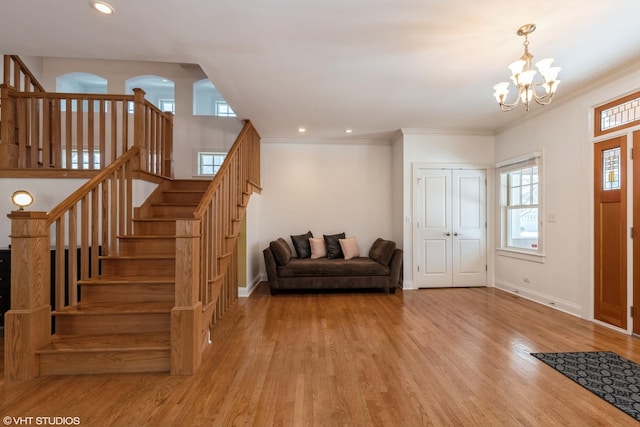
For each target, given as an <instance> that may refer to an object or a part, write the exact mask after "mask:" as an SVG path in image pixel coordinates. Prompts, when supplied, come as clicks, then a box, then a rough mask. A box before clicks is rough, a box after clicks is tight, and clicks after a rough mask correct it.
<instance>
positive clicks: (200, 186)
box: [171, 179, 211, 191]
mask: <svg viewBox="0 0 640 427" xmlns="http://www.w3.org/2000/svg"><path fill="white" fill-rule="evenodd" d="M209 184H211V181H210V180H203V179H198V180H175V181H173V182H172V183H171V189H172V190H188V191H205V190H206V189H207V187H209Z"/></svg>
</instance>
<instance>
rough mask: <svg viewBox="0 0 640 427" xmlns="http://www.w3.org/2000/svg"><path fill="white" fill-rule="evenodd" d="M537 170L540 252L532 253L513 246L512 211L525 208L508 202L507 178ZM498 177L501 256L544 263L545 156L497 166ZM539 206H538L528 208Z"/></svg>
mask: <svg viewBox="0 0 640 427" xmlns="http://www.w3.org/2000/svg"><path fill="white" fill-rule="evenodd" d="M533 166H537V167H538V205H537V208H538V242H537V248H535V249H533V248H531V249H528V248H521V247H516V246H509V244H508V242H509V230H510V223H509V210H510V209H517V208H522V207H523V206H525V205H510V204H509V202H508V197H509V190H510V187H509V185H508V180H507V175H508V174H509V173H512V172H515V171H518V170H523V169H528V168H531V167H533ZM496 174H497V178H498V179H497V181H498V186H499V187H498V203H499V206H498V212H499V215H498V218H499V221H500V224H499V225H498V230H499V233H500V238H499V240H498V247H497V248H496V252H497V254H498V255H501V256H506V257H511V258H518V259H523V260H527V261H534V262H541V263H542V262H544V259H545V255H544V227H543V226H544V218H545V210H544V168H543V161H542V152H534V153H529V154H527V155H524V156H520V157H517V158H513V159H509V160H506V161H504V162H500V163H498V164H496ZM526 206H535V205H526Z"/></svg>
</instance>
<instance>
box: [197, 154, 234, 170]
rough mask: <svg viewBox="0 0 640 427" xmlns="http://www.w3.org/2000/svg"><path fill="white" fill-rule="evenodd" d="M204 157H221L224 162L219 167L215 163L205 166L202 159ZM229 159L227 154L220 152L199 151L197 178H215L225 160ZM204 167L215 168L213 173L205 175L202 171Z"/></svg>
mask: <svg viewBox="0 0 640 427" xmlns="http://www.w3.org/2000/svg"><path fill="white" fill-rule="evenodd" d="M203 156H214V158H215V157H221V158H222V161H221V162H220V164H219V165H216V163H215V161H214V163H213V165H203V162H202V157H203ZM226 157H227V153H225V152H218V151H198V159H197V160H198V169H197V174H196V175H197V176H214V175H215V174H216V173H218V170H220V166H222V163H224V160H225V159H226ZM204 166H213V173H204V172H203V171H202V169H203V167H204Z"/></svg>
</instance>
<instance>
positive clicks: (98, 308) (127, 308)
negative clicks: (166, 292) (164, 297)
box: [52, 301, 174, 316]
mask: <svg viewBox="0 0 640 427" xmlns="http://www.w3.org/2000/svg"><path fill="white" fill-rule="evenodd" d="M173 306H174V304H173V303H172V302H167V301H150V302H135V303H126V302H124V303H113V302H105V303H93V304H88V303H82V302H80V303H78V305H74V306H69V307H65V308H63V309H62V310H59V311H58V310H56V311H54V312H53V313H52V314H53V315H56V316H67V315H94V314H149V313H170V312H171V309H172V308H173Z"/></svg>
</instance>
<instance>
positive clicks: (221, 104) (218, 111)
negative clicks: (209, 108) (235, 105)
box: [214, 101, 236, 117]
mask: <svg viewBox="0 0 640 427" xmlns="http://www.w3.org/2000/svg"><path fill="white" fill-rule="evenodd" d="M223 110H224V111H223ZM214 111H215V115H216V116H218V117H236V113H234V111H233V109H232V108H231V106H230V105H229V104H228V103H227V102H226V101H216V104H215V110H214Z"/></svg>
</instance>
